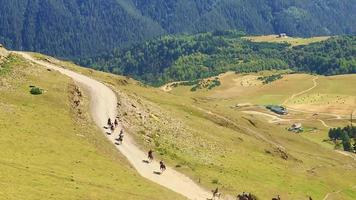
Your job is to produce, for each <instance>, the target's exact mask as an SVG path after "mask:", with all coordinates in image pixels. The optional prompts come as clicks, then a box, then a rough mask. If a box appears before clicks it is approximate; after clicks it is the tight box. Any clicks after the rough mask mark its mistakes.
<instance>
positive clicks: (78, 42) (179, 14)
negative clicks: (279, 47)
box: [0, 0, 356, 59]
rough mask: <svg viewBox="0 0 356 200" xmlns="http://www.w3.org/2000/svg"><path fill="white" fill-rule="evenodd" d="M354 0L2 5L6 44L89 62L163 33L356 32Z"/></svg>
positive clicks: (67, 0) (0, 33) (1, 39)
mask: <svg viewBox="0 0 356 200" xmlns="http://www.w3.org/2000/svg"><path fill="white" fill-rule="evenodd" d="M354 10H356V5H355V4H354V1H353V0H311V1H310V0H302V1H296V0H278V1H264V0H207V1H202V0H152V1H146V0H106V1H100V0H86V1H84V0H51V1H50V0H42V1H39V0H34V1H28V0H0V13H1V16H0V43H4V44H5V45H6V46H8V47H9V48H12V49H19V50H33V51H39V52H44V53H47V54H50V55H55V56H57V57H65V58H71V59H73V58H78V57H88V56H91V55H94V54H98V53H100V52H102V51H108V50H112V49H113V48H120V47H122V46H125V45H129V44H132V43H134V42H137V41H143V40H146V39H150V38H153V37H155V36H158V35H161V34H165V33H172V34H176V33H196V32H205V31H214V30H226V29H238V30H242V31H245V32H247V33H249V34H257V33H258V34H267V33H268V34H270V33H280V32H285V33H287V34H289V35H298V36H311V35H334V34H355V33H356V25H355V23H354V22H353V20H354V19H355V18H356V14H355V12H353V11H354Z"/></svg>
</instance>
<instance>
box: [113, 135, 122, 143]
mask: <svg viewBox="0 0 356 200" xmlns="http://www.w3.org/2000/svg"><path fill="white" fill-rule="evenodd" d="M115 140H116V141H118V144H122V142H123V141H124V135H123V134H120V135H119V137H118V138H116V139H115Z"/></svg>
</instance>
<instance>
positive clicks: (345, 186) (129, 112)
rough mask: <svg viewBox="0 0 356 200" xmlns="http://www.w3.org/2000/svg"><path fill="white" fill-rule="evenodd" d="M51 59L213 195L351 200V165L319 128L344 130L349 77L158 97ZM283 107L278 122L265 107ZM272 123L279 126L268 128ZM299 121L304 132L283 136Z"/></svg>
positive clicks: (245, 77)
mask: <svg viewBox="0 0 356 200" xmlns="http://www.w3.org/2000/svg"><path fill="white" fill-rule="evenodd" d="M42 59H43V56H42ZM49 60H50V61H51V62H54V63H56V64H57V65H61V66H63V67H65V68H68V69H71V70H74V71H77V72H80V73H82V74H85V75H87V76H90V77H93V78H95V79H97V80H100V81H102V82H105V83H106V84H108V85H110V86H111V88H113V89H114V90H115V91H116V92H117V93H118V95H119V98H118V99H119V109H118V111H119V116H120V118H121V119H122V123H123V125H124V127H125V128H126V130H127V132H129V133H130V134H131V135H132V136H134V138H135V139H136V141H137V142H138V144H139V145H141V148H143V149H147V150H148V149H153V150H154V151H155V155H156V157H157V158H159V159H163V160H164V161H166V162H167V163H169V165H170V166H175V169H176V170H178V171H181V172H182V173H185V174H187V175H189V176H190V177H191V178H192V179H193V180H196V181H197V182H199V183H200V184H202V185H204V186H206V187H207V188H216V187H219V189H220V190H221V192H222V193H223V195H224V197H225V196H229V195H233V196H236V194H238V193H242V192H243V191H245V192H251V193H253V194H255V195H257V197H259V198H260V199H271V198H272V197H274V196H276V195H277V194H279V195H281V198H282V199H306V198H307V197H308V196H312V198H313V199H323V198H324V197H325V196H327V194H328V193H333V192H334V191H339V190H340V192H339V193H337V194H332V195H330V199H332V198H334V199H343V200H352V199H355V197H356V190H355V188H354V185H355V181H354V180H355V174H354V170H355V167H356V162H355V161H354V160H353V159H352V158H351V157H348V156H345V155H343V154H340V153H338V152H336V151H334V145H333V144H332V143H330V142H329V141H327V138H328V134H327V132H328V128H327V127H325V126H324V125H323V124H322V123H321V122H320V121H319V120H322V121H323V122H325V123H326V124H327V125H329V126H344V125H346V124H349V120H348V117H349V116H348V114H349V113H348V112H347V111H348V110H350V108H352V109H354V108H355V105H356V104H355V88H354V87H353V84H354V82H355V80H356V79H355V76H354V75H344V76H333V77H323V76H318V77H319V78H318V79H317V80H316V78H315V76H313V75H308V74H285V75H283V77H282V78H281V79H278V80H275V81H273V82H271V83H268V84H263V83H262V81H261V80H259V79H258V77H260V76H270V75H272V74H274V73H276V74H279V73H283V71H278V72H271V71H268V72H263V73H249V74H247V73H246V74H235V73H227V74H222V75H220V76H217V77H212V78H210V79H211V80H216V79H215V78H218V79H219V80H220V82H221V85H219V86H216V87H214V88H210V89H209V88H208V87H206V88H204V87H202V88H199V89H197V90H196V91H195V92H192V91H191V87H193V86H189V85H185V84H184V83H183V84H181V85H180V84H177V85H176V87H174V86H173V89H172V90H171V91H170V92H164V91H161V90H160V89H158V88H152V87H149V86H147V85H144V84H142V83H140V82H137V81H135V80H133V79H131V78H129V77H121V76H116V75H113V74H107V73H103V72H98V71H94V70H91V69H85V68H78V67H77V66H75V65H73V64H72V63H68V62H62V61H56V60H53V59H49ZM313 80H316V82H317V84H316V85H317V86H316V87H314V81H313ZM206 82H208V80H206ZM346 83H349V84H346ZM203 84H204V83H202V85H203ZM346 85H348V86H346ZM310 88H312V89H310ZM303 92H305V93H303ZM295 94H300V96H299V95H295ZM291 97H294V98H291ZM286 100H287V101H286ZM284 101H286V105H287V106H288V107H289V106H291V110H290V114H289V115H286V116H277V115H275V114H274V113H272V112H270V111H268V110H267V109H265V108H264V106H263V105H269V104H281V103H283V102H284ZM340 102H344V103H340ZM293 108H295V110H292V109H293ZM308 109H310V110H308ZM325 110H328V112H329V113H325ZM245 111H254V112H253V114H251V113H250V112H247V113H246V112H245ZM254 113H262V114H261V115H259V114H254ZM344 114H345V115H344ZM346 114H347V115H346ZM334 115H338V116H339V115H340V116H339V117H336V116H334ZM270 116H273V117H277V118H282V119H283V120H280V121H276V122H275V123H273V122H272V123H271V119H270ZM298 122H300V123H302V124H303V127H304V128H305V131H304V132H303V133H300V134H296V133H293V132H289V131H287V129H288V128H289V127H290V126H291V125H292V124H293V123H298Z"/></svg>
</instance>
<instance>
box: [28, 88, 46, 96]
mask: <svg viewBox="0 0 356 200" xmlns="http://www.w3.org/2000/svg"><path fill="white" fill-rule="evenodd" d="M30 93H31V94H33V95H40V94H42V93H43V89H41V88H39V87H35V86H33V87H31V90H30Z"/></svg>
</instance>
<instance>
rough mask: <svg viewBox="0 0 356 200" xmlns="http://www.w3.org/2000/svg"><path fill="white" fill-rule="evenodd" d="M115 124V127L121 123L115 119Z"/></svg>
mask: <svg viewBox="0 0 356 200" xmlns="http://www.w3.org/2000/svg"><path fill="white" fill-rule="evenodd" d="M114 125H115V127H117V125H119V122H118V121H117V119H115V121H114Z"/></svg>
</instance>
